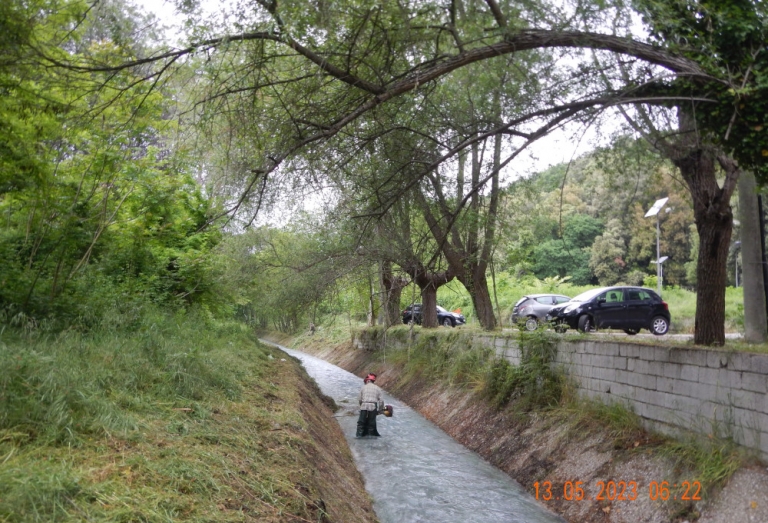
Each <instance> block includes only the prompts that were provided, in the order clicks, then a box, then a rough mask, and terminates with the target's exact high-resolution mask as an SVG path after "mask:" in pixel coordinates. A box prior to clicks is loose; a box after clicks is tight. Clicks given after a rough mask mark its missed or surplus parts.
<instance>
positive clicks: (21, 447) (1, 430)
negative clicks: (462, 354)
mask: <svg viewBox="0 0 768 523" xmlns="http://www.w3.org/2000/svg"><path fill="white" fill-rule="evenodd" d="M124 319H125V318H122V319H120V318H117V320H124ZM121 323H123V322H122V321H115V322H114V325H120V324H121ZM24 327H26V328H24ZM328 401H330V400H323V397H322V395H321V394H320V393H319V390H318V389H317V388H316V387H315V386H314V383H313V382H312V381H311V380H308V379H307V377H306V375H305V374H304V373H303V369H301V368H300V366H298V365H297V364H296V362H295V361H294V360H293V359H291V358H286V357H285V355H284V353H282V352H279V351H276V350H274V349H272V348H270V347H266V346H263V345H261V344H259V343H258V342H257V341H256V340H255V338H254V336H253V335H252V334H251V333H250V332H249V329H248V328H247V327H245V326H244V325H241V324H236V323H226V322H225V323H222V322H216V321H213V320H210V319H209V318H207V317H206V316H205V315H203V314H200V315H197V314H188V315H185V316H176V317H169V316H166V315H163V314H159V313H157V314H145V315H144V316H143V317H141V318H140V319H138V320H136V321H135V322H134V323H133V325H132V328H131V329H129V330H128V329H115V328H111V327H110V326H109V325H104V326H103V327H102V328H101V329H99V330H97V331H93V332H90V333H88V334H82V333H78V332H75V331H66V332H62V333H59V334H51V333H43V332H40V331H38V330H36V329H35V328H34V325H26V326H23V325H22V326H18V325H17V326H7V325H6V326H5V327H0V521H3V522H22V521H24V522H32V521H39V522H58V521H62V522H63V521H146V522H149V521H152V522H154V521H179V520H184V521H201V522H202V521H205V522H219V521H259V522H278V521H330V520H333V521H373V520H374V519H375V518H374V516H373V514H372V512H371V510H370V500H369V498H368V496H367V494H366V493H365V490H364V488H363V484H362V480H361V478H360V477H359V474H358V473H357V471H356V469H355V467H354V464H353V462H352V458H351V455H350V453H349V449H348V447H347V446H346V444H345V442H344V439H343V437H341V433H340V431H338V426H337V425H336V423H335V420H333V418H332V410H331V409H329V404H328ZM331 403H332V402H331ZM334 430H336V431H337V432H334ZM340 484H341V485H344V489H343V490H344V492H338V490H339V489H338V488H336V487H337V486H338V485H340Z"/></svg>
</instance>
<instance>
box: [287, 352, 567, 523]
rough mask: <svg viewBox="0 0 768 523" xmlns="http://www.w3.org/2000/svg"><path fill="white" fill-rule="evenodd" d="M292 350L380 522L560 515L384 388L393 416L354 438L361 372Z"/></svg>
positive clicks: (526, 520)
mask: <svg viewBox="0 0 768 523" xmlns="http://www.w3.org/2000/svg"><path fill="white" fill-rule="evenodd" d="M280 348H281V349H283V350H284V351H285V352H287V353H288V354H290V355H291V356H295V357H296V358H298V359H299V360H301V362H302V363H303V365H304V368H306V370H307V373H309V375H310V376H312V377H313V378H314V379H315V381H317V383H318V385H319V386H320V389H321V390H322V391H323V393H325V394H326V395H328V396H330V397H331V398H333V399H334V400H335V401H336V403H337V404H338V405H339V406H341V407H342V409H341V410H339V411H338V412H337V413H336V418H337V419H338V420H339V424H340V425H341V428H342V430H343V431H344V434H345V436H346V438H347V442H348V443H349V446H350V448H351V449H352V454H353V456H354V458H355V462H356V464H357V468H358V469H359V470H360V472H361V473H362V474H363V477H364V478H365V485H366V488H367V490H368V492H369V493H370V494H371V497H372V498H373V500H374V502H373V507H374V510H375V511H376V515H377V516H378V517H379V519H380V520H381V522H382V523H400V522H402V523H416V522H420V521H425V522H427V521H428V522H430V523H449V522H462V523H463V522H466V523H470V522H472V523H491V522H493V523H499V522H504V523H517V522H519V523H544V522H560V523H563V522H564V520H563V519H562V518H560V517H559V516H557V515H555V514H553V513H551V512H549V511H547V510H546V509H545V508H543V507H542V506H541V505H539V504H538V503H537V502H536V501H535V500H534V499H533V498H532V497H531V496H530V494H528V493H527V492H525V491H524V490H523V488H522V487H521V486H520V485H519V484H518V483H516V482H515V481H514V480H512V479H511V478H510V477H509V476H507V475H506V474H505V473H504V472H502V471H500V470H498V469H496V468H495V467H493V466H491V465H489V464H488V463H486V462H485V461H483V459H482V458H480V457H479V456H478V455H477V454H475V453H474V452H472V451H470V450H467V449H466V448H464V447H463V446H461V445H460V444H458V443H456V441H454V440H453V439H452V438H451V437H450V436H449V435H448V434H446V433H445V432H443V431H442V430H440V429H439V428H438V427H437V426H435V425H434V424H433V423H432V422H430V421H428V420H427V419H425V418H424V417H422V416H421V415H420V414H419V413H418V412H416V411H414V410H413V409H411V408H409V407H408V406H407V405H405V404H404V403H402V402H400V401H398V400H396V399H395V398H393V397H392V396H390V395H388V394H386V392H385V396H384V398H385V403H387V404H390V405H393V406H394V416H393V417H391V418H386V417H384V416H379V418H378V420H377V422H378V429H379V433H380V434H381V437H380V438H372V437H366V438H360V439H356V438H355V437H354V436H355V429H356V424H357V414H358V413H359V410H358V404H357V395H358V393H359V391H360V387H362V385H363V380H362V378H361V377H359V376H355V375H354V374H350V373H349V372H347V371H345V370H343V369H341V368H339V367H336V366H335V365H332V364H330V363H328V362H326V361H324V360H321V359H319V358H316V357H314V356H310V355H308V354H304V353H302V352H299V351H295V350H291V349H287V348H285V347H280Z"/></svg>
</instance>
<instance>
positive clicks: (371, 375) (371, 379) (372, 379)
mask: <svg viewBox="0 0 768 523" xmlns="http://www.w3.org/2000/svg"><path fill="white" fill-rule="evenodd" d="M369 381H376V375H375V374H374V373H373V372H371V373H370V374H368V375H367V376H366V377H365V378H364V379H363V382H365V383H368V382H369Z"/></svg>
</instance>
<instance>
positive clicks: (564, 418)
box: [285, 325, 754, 515]
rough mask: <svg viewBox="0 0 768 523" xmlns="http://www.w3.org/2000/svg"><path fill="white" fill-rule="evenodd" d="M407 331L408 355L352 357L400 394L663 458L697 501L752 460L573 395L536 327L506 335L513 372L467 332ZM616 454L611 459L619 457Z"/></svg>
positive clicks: (334, 341)
mask: <svg viewBox="0 0 768 523" xmlns="http://www.w3.org/2000/svg"><path fill="white" fill-rule="evenodd" d="M363 327H364V326H362V325H360V326H358V328H363ZM414 328H415V329H417V330H419V331H420V333H421V335H420V337H419V338H418V341H417V342H416V343H414V344H413V345H412V346H411V348H410V349H409V350H390V351H381V352H373V353H369V354H368V355H367V356H357V358H358V360H359V358H361V357H366V358H368V359H369V360H370V361H368V362H366V363H365V365H366V368H370V369H371V370H374V371H379V372H382V373H384V374H385V375H388V374H387V372H389V373H391V374H393V375H396V376H397V378H396V383H397V385H396V386H397V387H400V388H405V389H407V388H409V387H410V386H412V384H415V383H427V384H438V387H440V386H443V384H445V385H447V386H450V387H459V388H463V389H465V390H466V391H467V392H468V393H470V394H471V395H473V396H475V397H478V398H480V400H481V401H482V402H484V403H485V404H487V405H488V406H489V407H490V408H491V409H492V410H493V411H497V412H502V413H503V416H502V417H504V416H507V417H509V418H513V419H516V420H517V424H518V425H520V426H523V427H524V426H526V425H528V424H530V423H532V422H533V421H537V422H541V421H542V420H544V423H543V425H544V426H548V425H551V426H559V427H564V428H565V436H564V438H563V439H564V440H565V441H568V440H570V439H576V440H584V439H585V438H588V437H591V436H594V435H598V436H599V437H600V438H603V439H604V440H607V441H609V442H610V445H609V446H610V447H612V448H613V449H614V451H616V452H617V453H618V455H621V454H622V453H624V454H627V455H632V454H633V453H645V454H646V455H648V456H652V457H656V458H658V459H662V460H665V462H666V463H669V464H671V465H670V466H671V468H672V469H673V470H674V471H675V472H676V474H679V475H680V477H684V478H689V479H690V478H694V480H695V481H700V482H701V484H702V487H703V494H704V496H705V498H706V496H708V495H709V494H711V493H712V492H713V491H715V490H716V489H717V488H719V487H721V486H722V485H723V484H724V483H725V482H726V481H727V480H728V478H730V476H731V475H732V474H733V473H734V472H735V471H736V470H738V469H739V467H741V466H742V465H743V464H744V463H745V461H750V460H753V459H754V457H753V456H751V455H748V454H747V453H745V452H744V451H743V450H741V449H740V448H738V447H737V446H736V445H735V444H734V443H733V442H732V441H730V440H728V439H719V438H717V437H715V436H714V435H713V436H712V437H711V438H708V439H706V440H703V439H701V438H697V437H694V436H691V437H689V438H678V439H675V438H670V437H666V436H662V435H659V434H653V433H649V432H647V431H646V430H644V429H643V427H642V424H641V421H640V418H639V417H638V416H637V415H635V414H634V413H633V412H631V411H630V410H628V409H627V408H626V407H625V406H624V405H621V404H618V403H617V404H613V405H604V404H602V403H600V402H596V401H589V400H585V399H584V398H581V397H579V396H578V395H577V394H576V390H575V388H574V387H573V386H572V384H570V383H569V382H568V381H567V379H566V378H565V377H564V376H563V375H562V374H560V373H558V372H553V371H552V368H551V366H550V364H549V363H550V362H551V361H552V358H553V357H554V351H555V350H556V348H555V346H554V343H553V341H554V339H555V337H556V336H557V335H555V334H554V333H551V332H547V331H543V330H542V331H538V332H535V333H530V334H529V333H526V332H521V333H519V334H513V335H517V336H519V337H520V342H521V344H522V346H523V347H524V350H523V354H524V360H523V364H522V365H520V366H518V367H514V366H512V365H510V364H509V363H508V362H507V361H506V360H503V359H499V358H497V357H495V355H494V353H493V351H491V350H490V349H486V348H478V347H472V343H471V340H470V338H471V334H472V332H473V331H474V329H472V328H459V329H444V328H439V329H435V330H432V331H431V332H427V331H426V330H422V329H421V328H420V327H414ZM350 332H351V331H350V329H349V328H348V327H347V326H341V325H335V326H330V327H329V326H321V327H320V328H319V329H318V331H317V333H316V334H315V335H314V336H308V335H307V334H302V335H300V336H298V337H296V338H294V339H293V340H287V339H286V340H285V341H286V343H291V345H292V346H294V347H298V348H300V347H308V348H310V349H312V348H313V347H314V348H316V349H319V348H320V347H323V346H339V345H341V344H343V343H345V342H348V341H349V339H350ZM382 334H383V329H382V328H381V327H379V328H374V329H369V335H375V336H379V337H380V336H381V335H382ZM387 335H388V336H391V337H393V338H396V339H399V340H400V341H405V340H407V337H408V327H406V326H397V327H394V328H391V329H389V330H388V331H387ZM633 341H634V340H633ZM347 352H349V351H347ZM356 352H358V353H360V351H356ZM337 354H338V353H337ZM348 370H350V369H348ZM394 392H395V393H396V391H394ZM517 430H521V429H517ZM618 455H617V457H616V461H617V462H618V461H621V459H622V458H619V457H618ZM674 505H675V506H672V507H670V508H669V510H670V513H677V514H680V515H693V514H694V512H695V511H696V510H698V508H699V507H694V506H692V505H684V504H682V503H675V504H674Z"/></svg>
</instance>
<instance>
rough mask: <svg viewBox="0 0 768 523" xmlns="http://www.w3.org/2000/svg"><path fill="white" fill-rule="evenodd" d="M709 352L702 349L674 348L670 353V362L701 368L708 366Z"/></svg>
mask: <svg viewBox="0 0 768 523" xmlns="http://www.w3.org/2000/svg"><path fill="white" fill-rule="evenodd" d="M707 352H709V351H706V350H702V349H679V348H672V349H670V351H669V360H668V361H670V362H671V363H681V364H686V365H696V366H699V367H706V366H707Z"/></svg>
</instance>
